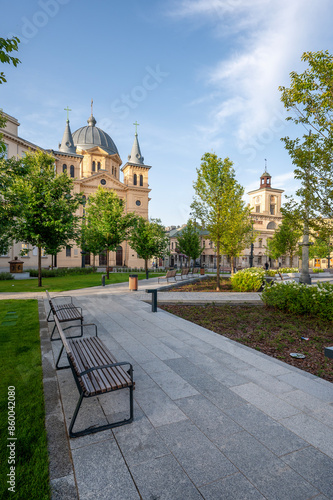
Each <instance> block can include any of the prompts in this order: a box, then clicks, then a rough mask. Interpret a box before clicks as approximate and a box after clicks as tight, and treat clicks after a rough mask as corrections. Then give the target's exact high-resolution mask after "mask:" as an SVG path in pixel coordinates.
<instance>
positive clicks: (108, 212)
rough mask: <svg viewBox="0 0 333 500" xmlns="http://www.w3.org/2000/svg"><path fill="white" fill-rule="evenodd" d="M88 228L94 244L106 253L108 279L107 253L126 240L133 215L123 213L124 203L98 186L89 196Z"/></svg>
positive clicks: (107, 263) (110, 192) (107, 264)
mask: <svg viewBox="0 0 333 500" xmlns="http://www.w3.org/2000/svg"><path fill="white" fill-rule="evenodd" d="M86 220H87V226H88V228H94V233H93V235H95V238H96V242H98V244H99V243H100V244H101V246H102V248H103V249H105V251H106V267H107V277H108V279H109V252H111V251H115V250H116V249H117V247H118V246H119V245H120V244H121V243H122V242H123V241H125V240H126V239H127V237H128V235H129V231H130V228H131V227H132V226H133V224H134V221H135V215H134V214H133V213H128V214H126V213H125V204H124V201H123V200H121V199H120V198H119V196H118V195H117V194H116V193H115V192H114V191H108V190H106V189H104V188H102V187H101V186H99V188H98V190H97V191H96V193H94V194H92V195H90V197H89V200H88V202H87V208H86Z"/></svg>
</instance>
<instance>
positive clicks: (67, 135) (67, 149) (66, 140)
mask: <svg viewBox="0 0 333 500" xmlns="http://www.w3.org/2000/svg"><path fill="white" fill-rule="evenodd" d="M64 111H67V120H66V127H65V131H64V135H63V136H62V141H61V144H60V146H59V151H62V152H63V153H74V154H75V153H76V147H75V146H74V141H73V137H72V132H71V128H70V126H69V115H68V113H69V111H72V110H71V109H69V107H68V106H67V108H64Z"/></svg>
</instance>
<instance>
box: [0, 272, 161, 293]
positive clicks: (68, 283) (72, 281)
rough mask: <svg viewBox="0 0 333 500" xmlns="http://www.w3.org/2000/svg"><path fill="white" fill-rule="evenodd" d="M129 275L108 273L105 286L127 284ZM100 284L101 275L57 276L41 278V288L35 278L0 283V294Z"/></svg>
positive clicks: (72, 288)
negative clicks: (108, 276)
mask: <svg viewBox="0 0 333 500" xmlns="http://www.w3.org/2000/svg"><path fill="white" fill-rule="evenodd" d="M104 274H105V273H104ZM129 274H134V273H110V279H109V280H107V279H106V280H105V284H106V285H109V284H111V283H122V282H126V281H127V282H128V276H129ZM135 274H138V279H139V280H143V279H145V278H146V275H145V273H135ZM163 275H164V273H154V274H153V273H149V277H150V278H153V277H157V276H163ZM101 284H102V273H96V274H81V275H73V276H59V277H56V278H42V287H39V286H38V280H37V278H34V279H29V280H9V281H0V293H1V292H7V293H10V292H41V291H42V292H44V291H45V290H48V291H49V292H65V291H67V290H77V289H79V288H88V287H91V286H100V285H101Z"/></svg>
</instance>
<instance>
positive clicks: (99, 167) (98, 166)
mask: <svg viewBox="0 0 333 500" xmlns="http://www.w3.org/2000/svg"><path fill="white" fill-rule="evenodd" d="M100 169H101V162H100V161H99V162H98V163H97V170H100Z"/></svg>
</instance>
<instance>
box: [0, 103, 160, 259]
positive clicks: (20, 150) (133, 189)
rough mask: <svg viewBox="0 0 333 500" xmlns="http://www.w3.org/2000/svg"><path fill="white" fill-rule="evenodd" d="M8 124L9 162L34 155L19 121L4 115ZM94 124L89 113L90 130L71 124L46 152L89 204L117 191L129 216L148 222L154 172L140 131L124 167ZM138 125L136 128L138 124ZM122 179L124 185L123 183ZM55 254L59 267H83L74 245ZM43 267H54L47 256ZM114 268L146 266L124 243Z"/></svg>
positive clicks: (32, 253)
mask: <svg viewBox="0 0 333 500" xmlns="http://www.w3.org/2000/svg"><path fill="white" fill-rule="evenodd" d="M3 114H4V116H5V118H6V119H7V123H6V127H5V129H3V130H1V133H2V134H3V140H4V142H5V144H6V146H7V157H8V158H9V157H12V156H15V157H17V158H19V157H21V156H22V155H23V154H24V152H26V151H28V150H32V151H36V150H37V149H42V148H39V147H38V146H37V145H35V144H32V143H30V142H28V141H26V140H24V139H22V138H20V137H19V136H18V127H19V123H18V121H17V120H16V119H15V118H14V117H12V116H10V115H7V114H5V113H3ZM96 123H97V122H96V119H95V118H94V116H93V112H92V111H91V116H90V117H89V119H88V125H87V126H84V127H81V128H79V129H77V130H76V131H75V132H73V134H72V132H71V129H70V124H69V119H68V116H67V122H66V126H65V131H64V134H63V138H62V141H61V143H60V144H59V148H58V150H53V149H50V150H47V151H48V152H49V153H51V154H52V155H53V156H54V159H55V165H56V172H57V173H58V174H61V173H66V174H67V175H68V176H70V177H72V178H73V181H74V192H75V193H82V195H83V196H85V197H86V199H88V198H89V196H90V195H91V194H93V193H94V192H95V191H96V190H97V188H98V186H103V187H104V188H106V189H110V190H111V189H112V190H114V191H115V192H116V193H117V195H118V196H119V197H120V198H121V199H123V200H124V201H125V206H126V211H127V212H135V213H137V214H139V215H141V216H142V217H145V218H148V203H149V199H150V198H149V192H150V189H149V185H148V173H149V169H150V168H151V167H150V166H148V165H145V163H144V158H143V156H142V154H141V150H140V145H139V139H138V134H137V128H136V131H135V136H134V142H133V146H132V150H131V154H130V155H129V156H128V161H127V162H126V163H125V165H124V166H121V165H122V160H121V158H120V155H119V152H118V149H117V147H116V145H115V143H114V142H113V140H112V139H111V137H110V136H109V135H108V134H107V133H106V132H104V131H103V130H101V129H100V128H98V127H97V126H96ZM135 125H136V126H137V125H138V124H137V123H136V124H135ZM121 176H122V177H123V180H121ZM83 210H84V207H83V206H81V207H80V212H79V215H81V216H82V215H83ZM71 243H72V245H71V246H68V247H66V248H65V249H63V250H62V251H61V252H60V253H59V254H58V255H57V262H56V265H57V266H58V267H79V266H81V264H82V255H81V251H80V248H78V247H77V246H76V245H75V244H74V242H71ZM25 248H27V245H25V244H22V243H15V244H14V245H13V247H12V248H11V249H10V251H9V253H8V255H5V256H1V257H0V267H7V261H8V260H12V259H13V258H14V257H15V256H19V255H20V251H21V250H22V249H25ZM23 259H24V261H25V264H26V266H25V267H26V268H29V267H36V266H37V251H36V249H34V248H29V253H28V255H27V256H26V257H23ZM44 259H45V260H44V262H43V266H45V265H49V264H50V263H51V258H50V257H49V256H44ZM84 259H85V263H86V264H87V265H89V264H90V263H91V264H92V259H90V255H85V257H84ZM96 264H97V265H100V266H105V264H106V256H105V254H101V255H100V256H99V257H97V262H96ZM110 265H111V266H115V265H117V266H123V265H127V266H129V267H143V266H144V261H143V260H142V259H139V258H138V257H137V254H136V252H134V251H133V250H132V249H131V248H130V246H129V244H128V243H127V242H123V243H122V244H121V245H120V246H119V247H118V249H117V251H116V252H111V253H110Z"/></svg>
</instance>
